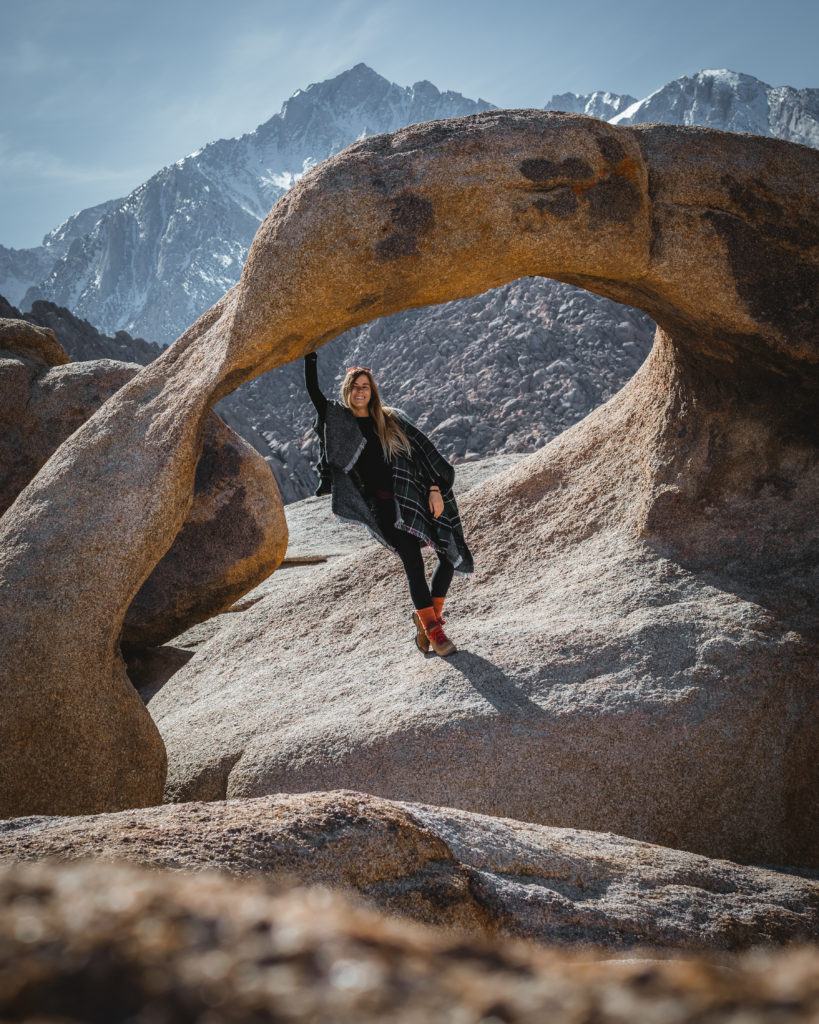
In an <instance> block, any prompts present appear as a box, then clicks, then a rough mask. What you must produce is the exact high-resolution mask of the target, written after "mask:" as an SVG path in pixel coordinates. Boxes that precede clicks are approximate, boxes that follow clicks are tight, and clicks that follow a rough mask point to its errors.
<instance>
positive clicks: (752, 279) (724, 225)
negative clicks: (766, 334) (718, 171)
mask: <svg viewBox="0 0 819 1024" xmlns="http://www.w3.org/2000/svg"><path fill="white" fill-rule="evenodd" d="M703 217H704V218H705V219H706V220H707V221H710V223H711V224H712V226H713V228H714V230H715V231H716V232H717V234H718V235H719V236H720V237H721V238H722V239H723V241H724V242H725V245H726V248H727V250H728V260H729V262H730V264H731V272H732V273H733V276H734V285H735V287H736V290H737V294H738V295H739V296H740V297H741V298H742V300H743V302H744V303H745V305H746V306H747V307H748V309H749V311H750V312H751V315H752V316H753V317H754V318H755V319H757V320H759V321H761V322H762V323H768V324H773V325H774V326H776V327H777V328H778V329H779V330H780V331H781V332H782V333H783V334H785V335H788V334H792V335H795V336H797V337H800V338H804V337H805V336H807V335H809V334H812V333H814V332H815V331H816V330H817V319H819V272H817V268H816V267H815V266H814V265H812V264H810V263H808V262H807V261H805V260H802V259H799V257H798V256H796V255H794V253H793V252H791V251H789V250H788V249H785V248H783V247H781V246H779V245H775V244H771V243H770V242H769V241H767V240H766V239H765V238H764V236H763V234H762V232H761V231H759V230H756V229H755V228H753V227H751V226H750V224H746V223H745V221H744V220H742V219H741V218H740V217H735V216H733V215H732V214H730V213H723V212H722V211H719V210H707V211H706V212H705V213H704V214H703Z"/></svg>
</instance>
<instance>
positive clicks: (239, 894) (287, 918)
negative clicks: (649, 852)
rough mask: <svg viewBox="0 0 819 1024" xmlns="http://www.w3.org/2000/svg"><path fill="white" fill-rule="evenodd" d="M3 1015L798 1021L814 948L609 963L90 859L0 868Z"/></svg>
mask: <svg viewBox="0 0 819 1024" xmlns="http://www.w3.org/2000/svg"><path fill="white" fill-rule="evenodd" d="M0 908H2V913H0V963H2V968H0V1014H1V1015H2V1016H3V1018H4V1019H8V1020H55V1019H58V1020H60V1021H69V1022H73V1021H78V1022H80V1021H81V1022H86V1021H89V1020H100V1021H113V1020H128V1019H133V1018H136V1019H140V1020H174V1021H176V1020H185V1021H201V1022H202V1024H205V1022H208V1024H221V1022H245V1021H246V1022H248V1024H250V1022H253V1024H257V1022H258V1021H260V1020H276V1021H284V1022H294V1024H296V1022H303V1024H308V1022H310V1024H313V1022H316V1021H337V1022H340V1024H348V1022H349V1024H362V1022H367V1021H379V1022H380V1021H386V1020H389V1021H395V1022H397V1024H429V1022H431V1021H432V1022H438V1021H440V1022H442V1024H443V1022H447V1024H449V1022H452V1021H458V1022H463V1024H479V1022H481V1021H485V1022H489V1021H505V1022H508V1024H542V1022H543V1021H545V1020H548V1021H550V1022H554V1024H586V1022H588V1021H596V1022H599V1024H624V1022H634V1021H647V1022H648V1021H674V1022H675V1024H689V1022H690V1024H694V1022H697V1024H699V1022H702V1021H709V1022H714V1024H722V1022H728V1021H738V1020H742V1021H746V1020H747V1021H754V1022H755V1024H756V1022H759V1024H796V1022H802V1021H804V1022H808V1021H811V1020H813V1019H815V1016H816V1014H817V1013H818V1012H819V983H817V977H818V976H819V971H818V970H817V967H819V954H818V953H817V951H816V949H815V947H806V948H804V949H796V950H791V951H788V952H777V953H768V954H762V953H759V952H757V953H753V954H745V955H743V956H741V957H732V958H730V959H728V960H727V961H726V960H725V959H720V960H714V959H705V958H702V957H699V958H693V957H689V958H687V959H685V960H668V961H663V960H657V959H645V958H643V959H632V960H627V961H618V960H603V959H599V958H597V957H594V956H593V955H591V954H586V955H584V956H581V955H579V954H576V953H575V954H570V953H567V952H561V951H546V950H539V949H533V948H531V947H527V946H525V945H523V944H518V943H510V942H509V941H508V940H502V941H496V942H489V941H487V940H481V941H477V940H472V941H470V940H466V939H464V938H462V937H459V936H457V937H453V936H450V935H446V934H442V933H441V932H440V931H435V930H433V929H429V928H424V927H423V926H421V925H416V924H411V923H410V922H405V921H396V920H389V919H385V918H384V917H383V916H381V915H378V914H375V913H372V912H371V911H368V910H366V909H362V908H360V907H357V906H355V905H351V904H350V903H348V902H347V901H346V900H343V899H342V898H341V897H339V896H337V895H333V894H331V893H327V892H325V891H321V890H309V889H308V890H305V889H297V890H294V891H291V892H286V893H280V894H272V893H270V892H269V891H268V890H266V889H265V888H264V887H263V886H261V885H259V884H258V883H254V882H247V881H246V882H239V881H236V880H233V879H227V878H223V877H220V876H217V875H205V876H200V877H196V878H191V877H184V876H180V875H179V874H176V873H174V874H172V873H169V872H159V871H145V870H138V869H136V868H131V867H125V866H101V865H98V864H85V865H71V866H62V867H59V866H55V865H46V864H26V865H15V866H13V867H11V868H3V869H1V870H0Z"/></svg>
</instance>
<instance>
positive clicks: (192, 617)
mask: <svg viewBox="0 0 819 1024" xmlns="http://www.w3.org/2000/svg"><path fill="white" fill-rule="evenodd" d="M286 550H287V521H286V519H285V515H284V508H283V506H282V500H281V497H280V496H279V491H278V488H277V487H276V481H275V480H274V478H273V474H272V473H271V472H270V467H269V466H268V464H267V463H266V462H265V460H264V459H263V458H262V457H261V456H260V455H259V453H258V452H257V451H256V450H255V449H254V448H253V447H252V445H249V444H248V443H247V441H244V440H242V438H241V437H239V435H238V434H237V433H235V431H233V430H231V429H230V427H228V426H227V425H226V424H225V423H223V422H222V421H221V420H220V419H219V417H218V416H216V415H215V414H214V413H212V414H211V415H210V416H209V417H208V418H207V421H206V425H205V437H204V441H203V445H202V455H201V457H200V459H199V462H198V463H197V466H196V476H195V478H194V485H193V502H192V503H191V507H190V510H189V511H188V515H187V517H186V519H185V522H184V524H183V525H182V529H181V530H180V531H179V533H178V534H177V535H176V538H175V540H174V542H173V544H172V545H171V547H170V549H169V550H168V553H167V554H166V555H165V556H164V558H162V559H161V561H160V562H159V564H158V565H157V566H156V568H155V569H154V570H153V572H152V573H151V575H150V576H149V577H148V579H147V580H146V581H145V582H144V583H143V584H142V586H141V587H140V589H139V591H138V593H137V595H136V597H135V598H134V600H133V601H132V602H131V605H130V607H129V608H128V612H127V614H126V616H125V622H124V623H123V627H122V635H121V642H122V643H123V645H126V644H127V645H128V646H129V647H155V646H156V645H158V644H163V643H165V642H166V641H168V640H170V639H171V638H172V637H175V636H177V635H178V634H179V633H182V632H184V630H186V629H189V628H190V627H191V626H193V625H195V624H196V623H198V622H203V621H205V620H207V619H209V618H211V617H212V616H214V615H218V614H219V613H220V612H223V611H225V610H226V609H228V608H230V606H231V605H232V604H234V603H235V602H236V601H237V600H239V598H241V597H242V596H243V595H244V594H246V593H247V592H248V591H249V590H251V589H252V588H253V587H255V586H256V585H258V584H259V583H260V582H261V581H262V580H264V579H266V578H267V577H268V576H270V574H271V573H273V572H275V571H276V569H277V568H278V566H279V565H280V563H281V561H282V558H284V554H285V551H286Z"/></svg>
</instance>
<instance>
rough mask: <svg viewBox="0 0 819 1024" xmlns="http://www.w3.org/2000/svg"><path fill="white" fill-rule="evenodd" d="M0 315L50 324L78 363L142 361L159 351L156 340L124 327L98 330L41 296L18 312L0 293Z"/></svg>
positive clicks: (155, 355) (147, 360)
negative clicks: (109, 332) (113, 330)
mask: <svg viewBox="0 0 819 1024" xmlns="http://www.w3.org/2000/svg"><path fill="white" fill-rule="evenodd" d="M0 317H6V318H8V319H12V320H25V321H27V322H28V323H30V324H35V325H37V326H38V327H48V328H50V329H51V330H52V331H54V333H55V335H56V336H57V337H58V339H59V342H60V344H61V345H62V346H63V347H64V348H65V351H66V352H67V353H68V355H69V356H70V358H71V359H73V360H74V362H77V363H79V362H86V361H88V360H91V359H118V360H121V361H122V362H124V363H139V364H140V365H144V364H145V363H150V361H151V360H152V359H156V357H157V356H158V355H159V353H160V352H161V351H162V348H161V346H159V345H157V344H156V342H153V341H145V339H144V338H132V337H131V335H130V334H128V333H127V331H117V333H116V335H115V336H114V337H113V338H110V337H108V336H107V335H105V334H100V332H99V331H98V330H97V329H96V328H95V327H93V326H92V325H91V324H90V323H89V322H88V321H87V320H83V319H82V318H81V317H78V316H74V314H73V313H72V312H71V310H69V309H66V308H65V306H57V305H55V304H54V303H53V302H44V301H43V300H41V299H38V300H37V302H35V303H33V305H32V307H31V309H30V310H29V312H28V313H21V312H20V310H19V309H17V308H16V307H15V306H12V304H11V303H10V302H8V301H7V300H6V299H5V298H4V297H3V296H2V295H0Z"/></svg>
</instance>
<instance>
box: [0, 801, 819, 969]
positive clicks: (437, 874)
mask: <svg viewBox="0 0 819 1024" xmlns="http://www.w3.org/2000/svg"><path fill="white" fill-rule="evenodd" d="M43 858H56V859H59V860H64V861H65V860H83V859H87V858H94V859H98V860H99V859H101V860H105V861H121V860H124V861H130V862H131V863H136V864H142V865H146V866H150V867H157V868H175V869H178V870H183V871H188V872H190V871H201V870H204V869H218V870H220V871H226V872H228V873H230V874H233V875H239V876H250V875H259V874H261V875H263V876H265V877H266V878H268V879H272V880H277V881H288V880H289V881H290V882H294V881H295V882H298V883H299V884H306V885H325V886H329V887H331V888H334V889H345V890H350V891H354V892H357V893H359V894H361V895H362V896H365V897H366V898H367V899H368V900H370V901H372V902H373V903H375V904H376V905H378V906H379V907H381V908H382V909H384V910H388V911H391V912H394V913H398V914H402V915H406V916H409V917H413V918H415V919H416V920H419V921H422V922H424V923H427V924H435V925H443V926H445V927H448V928H453V929H457V930H459V931H463V932H467V933H470V934H473V935H501V936H505V937H512V938H522V939H532V940H535V941H538V942H542V943H553V944H554V943H556V944H561V945H577V944H580V945H589V944H592V945H596V946H600V947H606V948H610V949H631V948H635V947H643V948H647V947H652V948H654V949H660V950H672V949H674V950H700V951H702V950H712V951H713V950H732V951H738V950H742V949H747V948H750V947H752V946H760V945H762V944H766V943H796V942H800V941H801V942H810V941H814V942H815V941H817V940H819V881H810V880H808V879H804V878H799V877H794V876H792V875H786V874H782V873H778V872H775V871H766V870H761V869H759V868H750V867H741V866H739V865H737V864H732V863H730V862H728V861H715V860H708V859H707V858H705V857H699V856H697V855H695V854H690V853H681V852H679V851H677V850H668V849H665V848H663V847H660V846H651V845H649V844H647V843H639V842H635V841H634V840H631V839H624V838H622V837H620V836H614V835H601V834H599V833H593V832H581V831H577V830H574V829H555V828H546V827H544V826H542V825H541V826H538V825H529V824H524V823H523V822H519V821H510V820H504V819H500V818H489V817H486V816H484V815H479V814H470V813H469V812H467V811H457V810H452V809H448V808H441V807H430V806H424V805H420V804H408V803H407V804H399V803H394V802H390V801H386V800H380V799H377V798H375V797H371V796H365V795H363V794H360V793H349V792H336V793H308V794H302V795H297V796H291V795H277V796H268V797H261V798H259V799H255V800H248V799H244V800H229V801H227V802H221V801H220V802H217V803H205V804H202V803H191V804H181V805H172V806H165V807H156V808H150V809H148V810H139V811H121V812H119V813H118V814H102V815H96V816H92V817H80V818H70V819H67V818H56V819H55V818H35V819H30V818H18V819H16V820H14V821H11V822H7V823H5V824H0V862H14V861H27V860H40V859H43Z"/></svg>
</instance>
